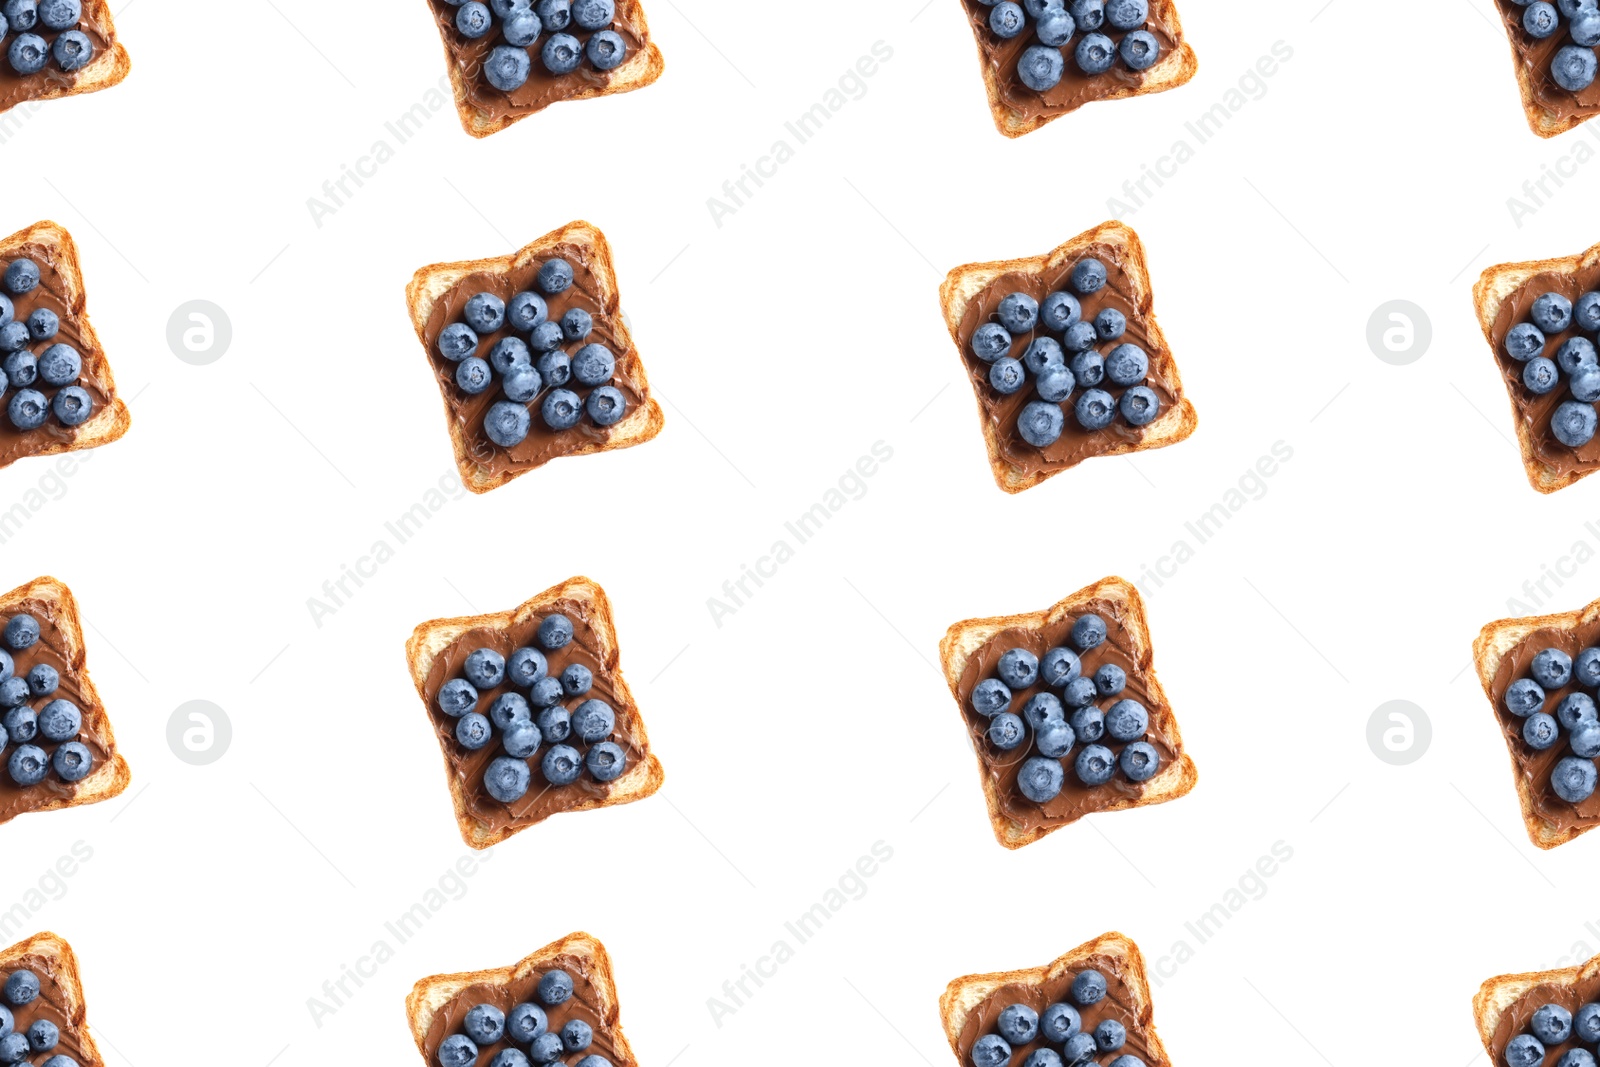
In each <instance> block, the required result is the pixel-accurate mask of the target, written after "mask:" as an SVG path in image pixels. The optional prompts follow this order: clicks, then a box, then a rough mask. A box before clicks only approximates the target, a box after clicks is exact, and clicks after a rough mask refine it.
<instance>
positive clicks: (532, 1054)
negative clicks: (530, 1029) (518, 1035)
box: [528, 1033, 566, 1063]
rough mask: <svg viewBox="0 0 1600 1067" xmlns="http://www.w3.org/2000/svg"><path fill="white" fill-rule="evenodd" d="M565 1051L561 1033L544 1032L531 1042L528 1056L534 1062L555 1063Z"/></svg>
mask: <svg viewBox="0 0 1600 1067" xmlns="http://www.w3.org/2000/svg"><path fill="white" fill-rule="evenodd" d="M564 1051H566V1050H565V1049H563V1048H562V1046H561V1035H560V1034H553V1033H543V1034H540V1035H539V1036H538V1037H536V1038H534V1039H533V1041H532V1042H530V1043H529V1045H528V1058H529V1059H531V1060H533V1062H534V1063H554V1062H555V1061H556V1060H558V1059H560V1058H561V1053H562V1052H564Z"/></svg>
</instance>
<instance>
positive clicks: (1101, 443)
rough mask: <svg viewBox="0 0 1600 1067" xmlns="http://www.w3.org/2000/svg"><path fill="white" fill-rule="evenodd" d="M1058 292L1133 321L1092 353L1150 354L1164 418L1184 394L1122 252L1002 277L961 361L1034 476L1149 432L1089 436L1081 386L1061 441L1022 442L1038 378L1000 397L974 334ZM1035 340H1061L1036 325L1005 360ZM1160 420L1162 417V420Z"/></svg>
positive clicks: (1010, 450) (967, 335)
mask: <svg viewBox="0 0 1600 1067" xmlns="http://www.w3.org/2000/svg"><path fill="white" fill-rule="evenodd" d="M985 10H988V9H987V8H986V9H985ZM1089 258H1094V259H1098V260H1099V261H1100V262H1101V263H1103V264H1105V268H1106V284H1105V285H1103V286H1101V287H1100V289H1099V290H1098V291H1096V292H1093V293H1090V294H1089V295H1088V296H1081V295H1079V294H1078V293H1076V292H1075V291H1074V290H1073V289H1072V288H1071V287H1070V286H1069V285H1068V284H1067V281H1068V279H1069V278H1070V277H1071V275H1072V268H1073V267H1075V266H1076V265H1077V264H1078V263H1080V262H1082V261H1083V260H1085V259H1089ZM1058 290H1063V291H1066V292H1069V293H1072V295H1073V296H1074V297H1075V298H1076V299H1077V300H1078V303H1079V304H1080V305H1081V306H1082V309H1083V319H1084V320H1085V321H1087V322H1092V321H1093V320H1094V317H1095V315H1097V314H1099V312H1100V311H1101V309H1103V308H1114V309H1115V310H1117V311H1120V312H1122V314H1123V315H1124V316H1125V317H1126V318H1127V320H1128V326H1127V332H1126V333H1124V334H1123V335H1122V336H1121V337H1119V338H1117V339H1116V340H1114V341H1096V342H1095V344H1094V348H1095V350H1096V351H1098V352H1100V354H1101V355H1104V354H1105V353H1107V352H1109V351H1111V350H1112V349H1113V348H1115V347H1116V346H1117V345H1120V344H1136V345H1138V346H1139V347H1140V348H1142V349H1144V350H1145V352H1146V353H1147V354H1148V355H1149V357H1150V373H1149V374H1148V376H1147V377H1146V378H1145V380H1144V382H1143V384H1144V385H1146V386H1148V387H1149V388H1150V389H1151V390H1153V391H1154V392H1155V394H1156V397H1157V399H1158V400H1159V401H1160V402H1161V415H1164V414H1166V412H1167V411H1169V410H1171V408H1172V407H1173V405H1175V404H1176V403H1178V401H1179V400H1180V399H1181V395H1182V394H1181V392H1180V391H1179V389H1178V387H1177V384H1176V382H1177V379H1176V378H1175V377H1174V376H1173V374H1172V355H1171V353H1169V352H1168V351H1167V350H1166V348H1165V347H1163V346H1162V345H1161V343H1160V342H1159V341H1158V340H1157V338H1156V336H1155V334H1154V332H1153V331H1152V330H1151V329H1150V324H1149V323H1148V322H1147V321H1146V319H1145V316H1144V314H1142V313H1141V312H1140V309H1139V302H1138V295H1137V292H1136V290H1135V288H1134V285H1133V282H1132V279H1131V278H1130V277H1129V275H1128V271H1127V268H1126V267H1125V266H1124V265H1123V260H1122V251H1121V250H1120V249H1118V248H1117V247H1115V246H1112V245H1107V244H1093V245H1090V246H1088V247H1086V248H1084V249H1083V250H1082V251H1081V252H1079V253H1078V254H1077V255H1076V256H1075V257H1074V258H1073V259H1071V260H1070V261H1068V262H1066V263H1063V264H1061V265H1059V266H1056V267H1053V268H1049V269H1048V270H1047V271H1045V272H1043V273H1031V272H1022V271H1016V272H1012V273H1008V274H1002V275H1000V276H999V277H998V278H996V279H995V280H994V281H992V282H990V283H989V285H988V286H987V287H986V288H985V289H984V290H983V291H982V292H981V293H979V294H978V295H977V296H975V297H973V298H972V301H971V302H970V303H969V304H968V305H967V309H966V311H965V312H964V313H963V314H962V316H961V326H960V328H959V330H958V331H957V334H958V340H959V341H960V344H961V358H962V359H963V360H965V361H966V365H967V376H968V377H969V378H971V379H972V387H973V390H974V391H975V392H976V393H977V395H978V404H979V406H980V407H981V409H982V414H983V418H984V419H985V421H987V422H988V423H989V425H990V426H992V427H993V429H994V436H995V440H996V441H997V442H999V446H1000V455H1001V458H1003V459H1004V460H1005V461H1006V462H1008V463H1010V464H1011V465H1012V466H1014V467H1016V468H1017V469H1018V470H1020V471H1023V472H1025V473H1028V474H1037V473H1041V472H1045V471H1062V470H1066V469H1067V468H1069V467H1075V466H1077V465H1078V464H1079V463H1082V462H1083V461H1084V460H1086V459H1089V458H1091V457H1093V456H1098V455H1102V454H1104V453H1105V452H1107V451H1109V450H1110V449H1111V448H1113V447H1115V446H1116V445H1117V444H1119V443H1126V444H1138V442H1140V441H1141V440H1143V439H1144V434H1145V430H1146V429H1148V426H1144V427H1140V426H1130V425H1129V424H1128V420H1127V419H1125V418H1123V417H1122V414H1121V413H1120V412H1118V414H1117V416H1116V418H1114V419H1112V421H1111V424H1110V425H1109V426H1107V427H1105V428H1104V429H1102V430H1093V431H1091V430H1085V429H1084V428H1083V427H1082V426H1081V425H1079V423H1078V419H1077V416H1076V415H1075V414H1074V413H1073V405H1074V404H1076V403H1077V400H1078V398H1079V397H1080V396H1082V395H1083V393H1084V391H1085V390H1084V387H1082V386H1077V385H1075V386H1073V390H1072V395H1071V396H1069V397H1068V398H1067V399H1066V400H1065V401H1063V402H1062V404H1061V409H1062V414H1063V415H1064V416H1065V417H1066V419H1065V425H1064V426H1063V428H1062V431H1061V436H1060V437H1059V438H1057V439H1056V440H1055V441H1054V442H1053V443H1052V444H1049V445H1046V446H1045V447H1044V448H1036V447H1034V446H1033V445H1030V444H1029V443H1028V442H1027V441H1024V440H1023V439H1022V435H1021V434H1020V433H1018V431H1017V416H1018V415H1019V414H1021V412H1022V409H1023V408H1024V407H1026V406H1027V405H1028V404H1030V403H1032V402H1033V401H1035V400H1037V399H1039V397H1038V394H1037V393H1036V392H1035V390H1034V385H1035V380H1036V379H1035V375H1034V374H1033V373H1032V372H1031V371H1030V372H1029V374H1028V383H1027V384H1026V385H1024V386H1023V387H1022V388H1021V389H1019V390H1017V391H1016V392H1015V393H1012V394H1011V395H1010V396H1005V395H1003V394H1001V393H1000V392H999V391H997V390H996V389H995V388H994V386H992V385H990V384H989V368H990V367H991V366H992V364H989V363H985V362H984V361H983V360H981V359H979V358H978V357H977V356H976V355H974V354H973V352H972V335H973V334H974V333H976V332H977V331H978V327H980V326H982V325H984V324H985V323H988V322H999V321H1000V319H999V316H998V315H997V314H996V311H997V310H998V308H999V307H1000V302H1001V301H1002V300H1004V299H1005V298H1006V297H1007V296H1010V295H1011V294H1012V293H1027V294H1028V295H1029V296H1031V297H1033V299H1034V300H1036V301H1038V302H1039V303H1040V304H1043V303H1044V298H1045V297H1047V296H1049V295H1050V294H1051V293H1054V292H1057V291H1058ZM1036 337H1053V338H1055V339H1056V340H1060V338H1059V337H1057V336H1056V335H1055V334H1052V333H1050V332H1049V331H1048V330H1046V329H1045V328H1044V326H1043V324H1042V323H1038V324H1035V326H1034V328H1033V330H1032V331H1031V332H1029V333H1026V334H1020V335H1016V336H1014V337H1013V338H1012V342H1011V349H1010V351H1009V352H1007V353H1006V355H1009V356H1011V357H1012V358H1013V359H1021V358H1022V354H1023V353H1024V352H1026V351H1027V349H1028V345H1029V344H1030V343H1032V341H1033V340H1034V338H1036ZM1071 357H1072V353H1067V359H1068V361H1069V362H1070V361H1071ZM1092 388H1096V389H1104V390H1106V391H1107V392H1109V393H1110V394H1111V395H1112V396H1113V397H1114V398H1115V399H1117V400H1119V401H1120V400H1121V399H1122V393H1123V391H1124V389H1123V387H1121V386H1117V385H1113V384H1112V383H1111V381H1110V380H1109V379H1105V380H1102V381H1101V383H1100V384H1099V385H1097V386H1093V387H1092ZM1129 388H1131V386H1130V387H1129ZM1161 415H1157V416H1156V417H1157V419H1159V418H1160V417H1161Z"/></svg>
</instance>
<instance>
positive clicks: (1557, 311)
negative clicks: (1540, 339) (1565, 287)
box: [1528, 293, 1572, 336]
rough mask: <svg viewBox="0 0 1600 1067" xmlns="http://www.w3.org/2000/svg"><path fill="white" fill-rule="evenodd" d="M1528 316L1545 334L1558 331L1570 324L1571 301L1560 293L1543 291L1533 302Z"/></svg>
mask: <svg viewBox="0 0 1600 1067" xmlns="http://www.w3.org/2000/svg"><path fill="white" fill-rule="evenodd" d="M1528 318H1530V319H1532V320H1533V324H1534V325H1535V326H1537V327H1539V329H1541V330H1543V331H1544V333H1545V335H1546V336H1549V335H1550V334H1553V333H1560V332H1562V331H1563V330H1565V329H1566V328H1567V327H1568V326H1570V325H1571V324H1572V301H1570V300H1568V299H1567V298H1566V297H1564V296H1562V295H1561V294H1560V293H1545V294H1544V295H1543V296H1541V297H1539V298H1538V299H1537V300H1535V301H1534V302H1533V307H1532V308H1530V309H1529V311H1528Z"/></svg>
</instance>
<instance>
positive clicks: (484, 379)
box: [456, 356, 494, 396]
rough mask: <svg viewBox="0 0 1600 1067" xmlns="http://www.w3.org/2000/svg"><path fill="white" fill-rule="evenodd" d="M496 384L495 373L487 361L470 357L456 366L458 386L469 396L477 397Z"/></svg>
mask: <svg viewBox="0 0 1600 1067" xmlns="http://www.w3.org/2000/svg"><path fill="white" fill-rule="evenodd" d="M493 384H494V371H493V370H491V369H490V368H489V364H488V362H487V361H485V360H481V359H479V358H478V357H477V356H468V357H467V358H466V359H464V360H462V361H461V362H460V363H458V364H456V385H457V386H458V387H459V388H460V389H461V391H462V392H463V393H466V394H467V395H468V396H477V395H478V394H479V393H481V392H483V391H484V390H486V389H488V388H489V386H491V385H493Z"/></svg>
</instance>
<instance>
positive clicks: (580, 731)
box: [572, 698, 617, 745]
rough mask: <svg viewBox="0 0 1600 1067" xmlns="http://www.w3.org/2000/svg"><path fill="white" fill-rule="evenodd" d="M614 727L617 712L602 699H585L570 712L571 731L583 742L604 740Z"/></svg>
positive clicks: (592, 742)
mask: <svg viewBox="0 0 1600 1067" xmlns="http://www.w3.org/2000/svg"><path fill="white" fill-rule="evenodd" d="M616 728H617V713H616V712H615V711H613V710H612V708H611V705H610V704H607V703H606V702H605V701H604V700H598V699H594V698H591V699H589V700H585V701H584V702H583V703H582V704H579V705H578V706H577V708H576V709H575V710H574V711H573V712H572V732H573V733H575V734H577V735H578V737H579V738H580V739H581V740H582V741H583V742H584V743H585V744H590V745H592V744H594V743H595V742H596V741H604V740H605V739H606V738H608V737H610V736H611V732H612V731H613V730H615V729H616Z"/></svg>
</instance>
